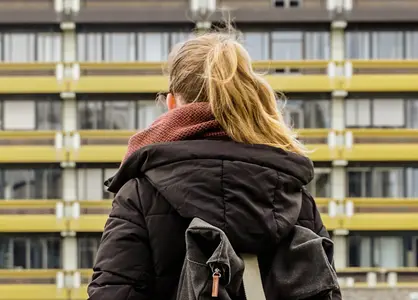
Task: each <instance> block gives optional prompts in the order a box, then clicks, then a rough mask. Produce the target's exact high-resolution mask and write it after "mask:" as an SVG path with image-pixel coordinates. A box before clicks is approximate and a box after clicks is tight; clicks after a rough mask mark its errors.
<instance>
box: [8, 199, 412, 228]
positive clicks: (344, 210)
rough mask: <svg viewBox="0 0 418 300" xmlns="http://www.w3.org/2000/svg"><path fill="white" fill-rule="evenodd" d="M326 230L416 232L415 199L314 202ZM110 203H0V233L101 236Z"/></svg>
mask: <svg viewBox="0 0 418 300" xmlns="http://www.w3.org/2000/svg"><path fill="white" fill-rule="evenodd" d="M315 201H316V203H317V206H318V210H319V212H320V213H321V216H322V219H323V221H324V223H325V225H326V227H327V228H328V230H335V229H347V230H351V231H405V230H418V222H416V220H418V198H398V199H395V198H346V199H344V200H342V201H340V200H335V199H332V198H317V199H315ZM111 203H112V200H96V201H93V200H89V201H87V200H85V201H63V200H52V199H51V200H35V199H33V200H0V215H1V218H0V232H102V231H103V228H104V225H105V222H106V220H107V218H108V215H109V212H110V210H111Z"/></svg>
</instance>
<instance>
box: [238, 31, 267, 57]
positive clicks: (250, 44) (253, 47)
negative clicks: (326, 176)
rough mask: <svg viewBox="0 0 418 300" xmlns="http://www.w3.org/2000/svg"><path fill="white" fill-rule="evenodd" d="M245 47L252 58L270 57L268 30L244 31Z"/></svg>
mask: <svg viewBox="0 0 418 300" xmlns="http://www.w3.org/2000/svg"><path fill="white" fill-rule="evenodd" d="M243 44H244V47H245V49H247V51H248V53H249V54H250V57H251V59H252V60H268V59H269V36H268V33H267V32H246V33H244V43H243Z"/></svg>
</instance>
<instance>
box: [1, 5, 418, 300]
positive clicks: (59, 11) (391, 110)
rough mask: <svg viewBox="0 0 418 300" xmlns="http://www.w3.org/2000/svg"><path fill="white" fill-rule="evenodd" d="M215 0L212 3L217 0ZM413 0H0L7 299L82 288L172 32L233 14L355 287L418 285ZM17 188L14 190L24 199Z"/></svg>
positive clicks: (150, 106) (372, 295)
mask: <svg viewBox="0 0 418 300" xmlns="http://www.w3.org/2000/svg"><path fill="white" fill-rule="evenodd" d="M215 8H216V9H215ZM417 11H418V1H416V0H397V1H393V0H327V1H326V0H275V1H270V0H218V1H212V0H201V1H199V0H197V1H189V0H159V1H157V0H123V1H122V0H118V1H115V0H114V1H111V0H67V1H65V0H55V1H53V0H1V1H0V199H3V200H4V201H0V300H6V299H7V300H10V299H20V300H24V299H25V300H26V299H27V300H29V299H31V300H35V299H39V300H41V299H42V300H46V299H51V300H52V299H63V300H64V299H74V300H81V299H86V298H87V296H86V291H85V289H86V286H85V285H86V284H87V283H88V280H89V277H90V275H91V271H90V269H91V267H92V264H93V259H94V254H95V252H96V250H97V246H98V243H99V240H100V234H101V230H102V229H103V224H104V221H105V220H106V214H107V213H108V211H109V209H110V205H111V199H112V195H110V194H109V193H107V192H106V191H105V190H104V187H103V184H102V183H103V180H104V179H105V178H107V177H109V176H111V175H112V174H113V173H114V172H115V170H116V169H117V168H118V166H119V163H120V160H121V158H122V157H123V154H124V151H125V148H126V142H127V139H128V137H129V136H130V135H131V134H132V133H133V132H135V131H136V130H138V129H141V128H145V127H146V126H147V125H149V124H150V123H151V122H152V121H153V120H154V119H155V118H156V117H157V116H159V115H160V114H161V113H163V112H164V107H163V106H159V105H157V104H156V102H155V100H154V99H155V94H156V93H157V92H160V91H165V90H166V88H167V82H166V78H165V77H164V76H162V72H161V70H162V66H163V61H165V60H166V58H167V54H168V53H169V50H170V48H171V47H172V46H173V45H175V44H176V43H178V42H180V41H183V40H185V39H187V38H188V37H189V36H190V35H191V32H192V30H193V29H194V28H195V27H198V28H200V29H202V30H204V29H205V28H207V27H208V26H211V24H213V23H215V24H216V23H217V22H219V21H221V20H222V19H223V18H225V16H227V17H230V18H231V19H233V20H234V22H235V23H236V27H237V28H238V29H239V30H240V31H241V32H242V33H243V43H244V45H245V46H246V47H247V49H248V50H249V52H250V54H251V56H252V57H253V59H254V67H255V68H256V69H257V70H260V71H264V72H266V78H267V80H268V81H269V82H270V83H271V85H272V86H273V87H274V88H275V89H276V90H277V91H282V92H284V93H285V94H286V96H287V98H288V101H287V104H286V108H285V111H286V112H285V114H286V118H287V119H288V120H289V121H290V122H292V124H293V125H294V127H296V128H297V130H298V131H299V134H300V138H301V139H302V140H303V141H304V142H305V143H306V144H307V145H308V146H309V147H310V148H312V149H315V151H314V152H313V153H312V159H313V160H314V162H315V167H316V176H315V179H314V181H313V182H312V183H311V184H310V186H309V189H310V190H311V192H312V193H313V195H314V196H315V197H316V199H317V204H318V207H319V208H320V210H321V212H322V216H323V219H324V221H325V223H326V225H327V227H328V229H329V230H330V233H331V235H332V238H333V240H334V243H335V249H336V254H335V259H336V267H337V268H338V273H339V277H340V279H341V285H342V287H344V293H345V295H346V299H412V298H413V297H414V295H415V296H416V294H413V292H414V291H415V292H418V283H417V282H418V73H417V72H418V14H417ZM17 200H19V201H17Z"/></svg>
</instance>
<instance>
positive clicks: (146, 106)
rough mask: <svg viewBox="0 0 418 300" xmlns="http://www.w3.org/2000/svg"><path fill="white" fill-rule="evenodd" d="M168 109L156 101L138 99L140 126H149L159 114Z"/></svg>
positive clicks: (142, 127)
mask: <svg viewBox="0 0 418 300" xmlns="http://www.w3.org/2000/svg"><path fill="white" fill-rule="evenodd" d="M165 111H166V109H165V108H164V106H163V105H161V104H159V103H157V102H156V101H150V100H142V101H138V110H137V118H138V128H139V129H144V128H147V127H148V126H150V125H151V124H152V122H154V121H155V120H156V119H157V118H158V117H159V116H161V115H162V114H163V113H164V112H165Z"/></svg>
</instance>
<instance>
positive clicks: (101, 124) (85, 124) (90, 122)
mask: <svg viewBox="0 0 418 300" xmlns="http://www.w3.org/2000/svg"><path fill="white" fill-rule="evenodd" d="M77 107H78V127H79V129H107V128H106V127H105V124H106V123H105V121H104V120H103V117H104V112H103V103H102V102H100V101H78V102H77Z"/></svg>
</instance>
